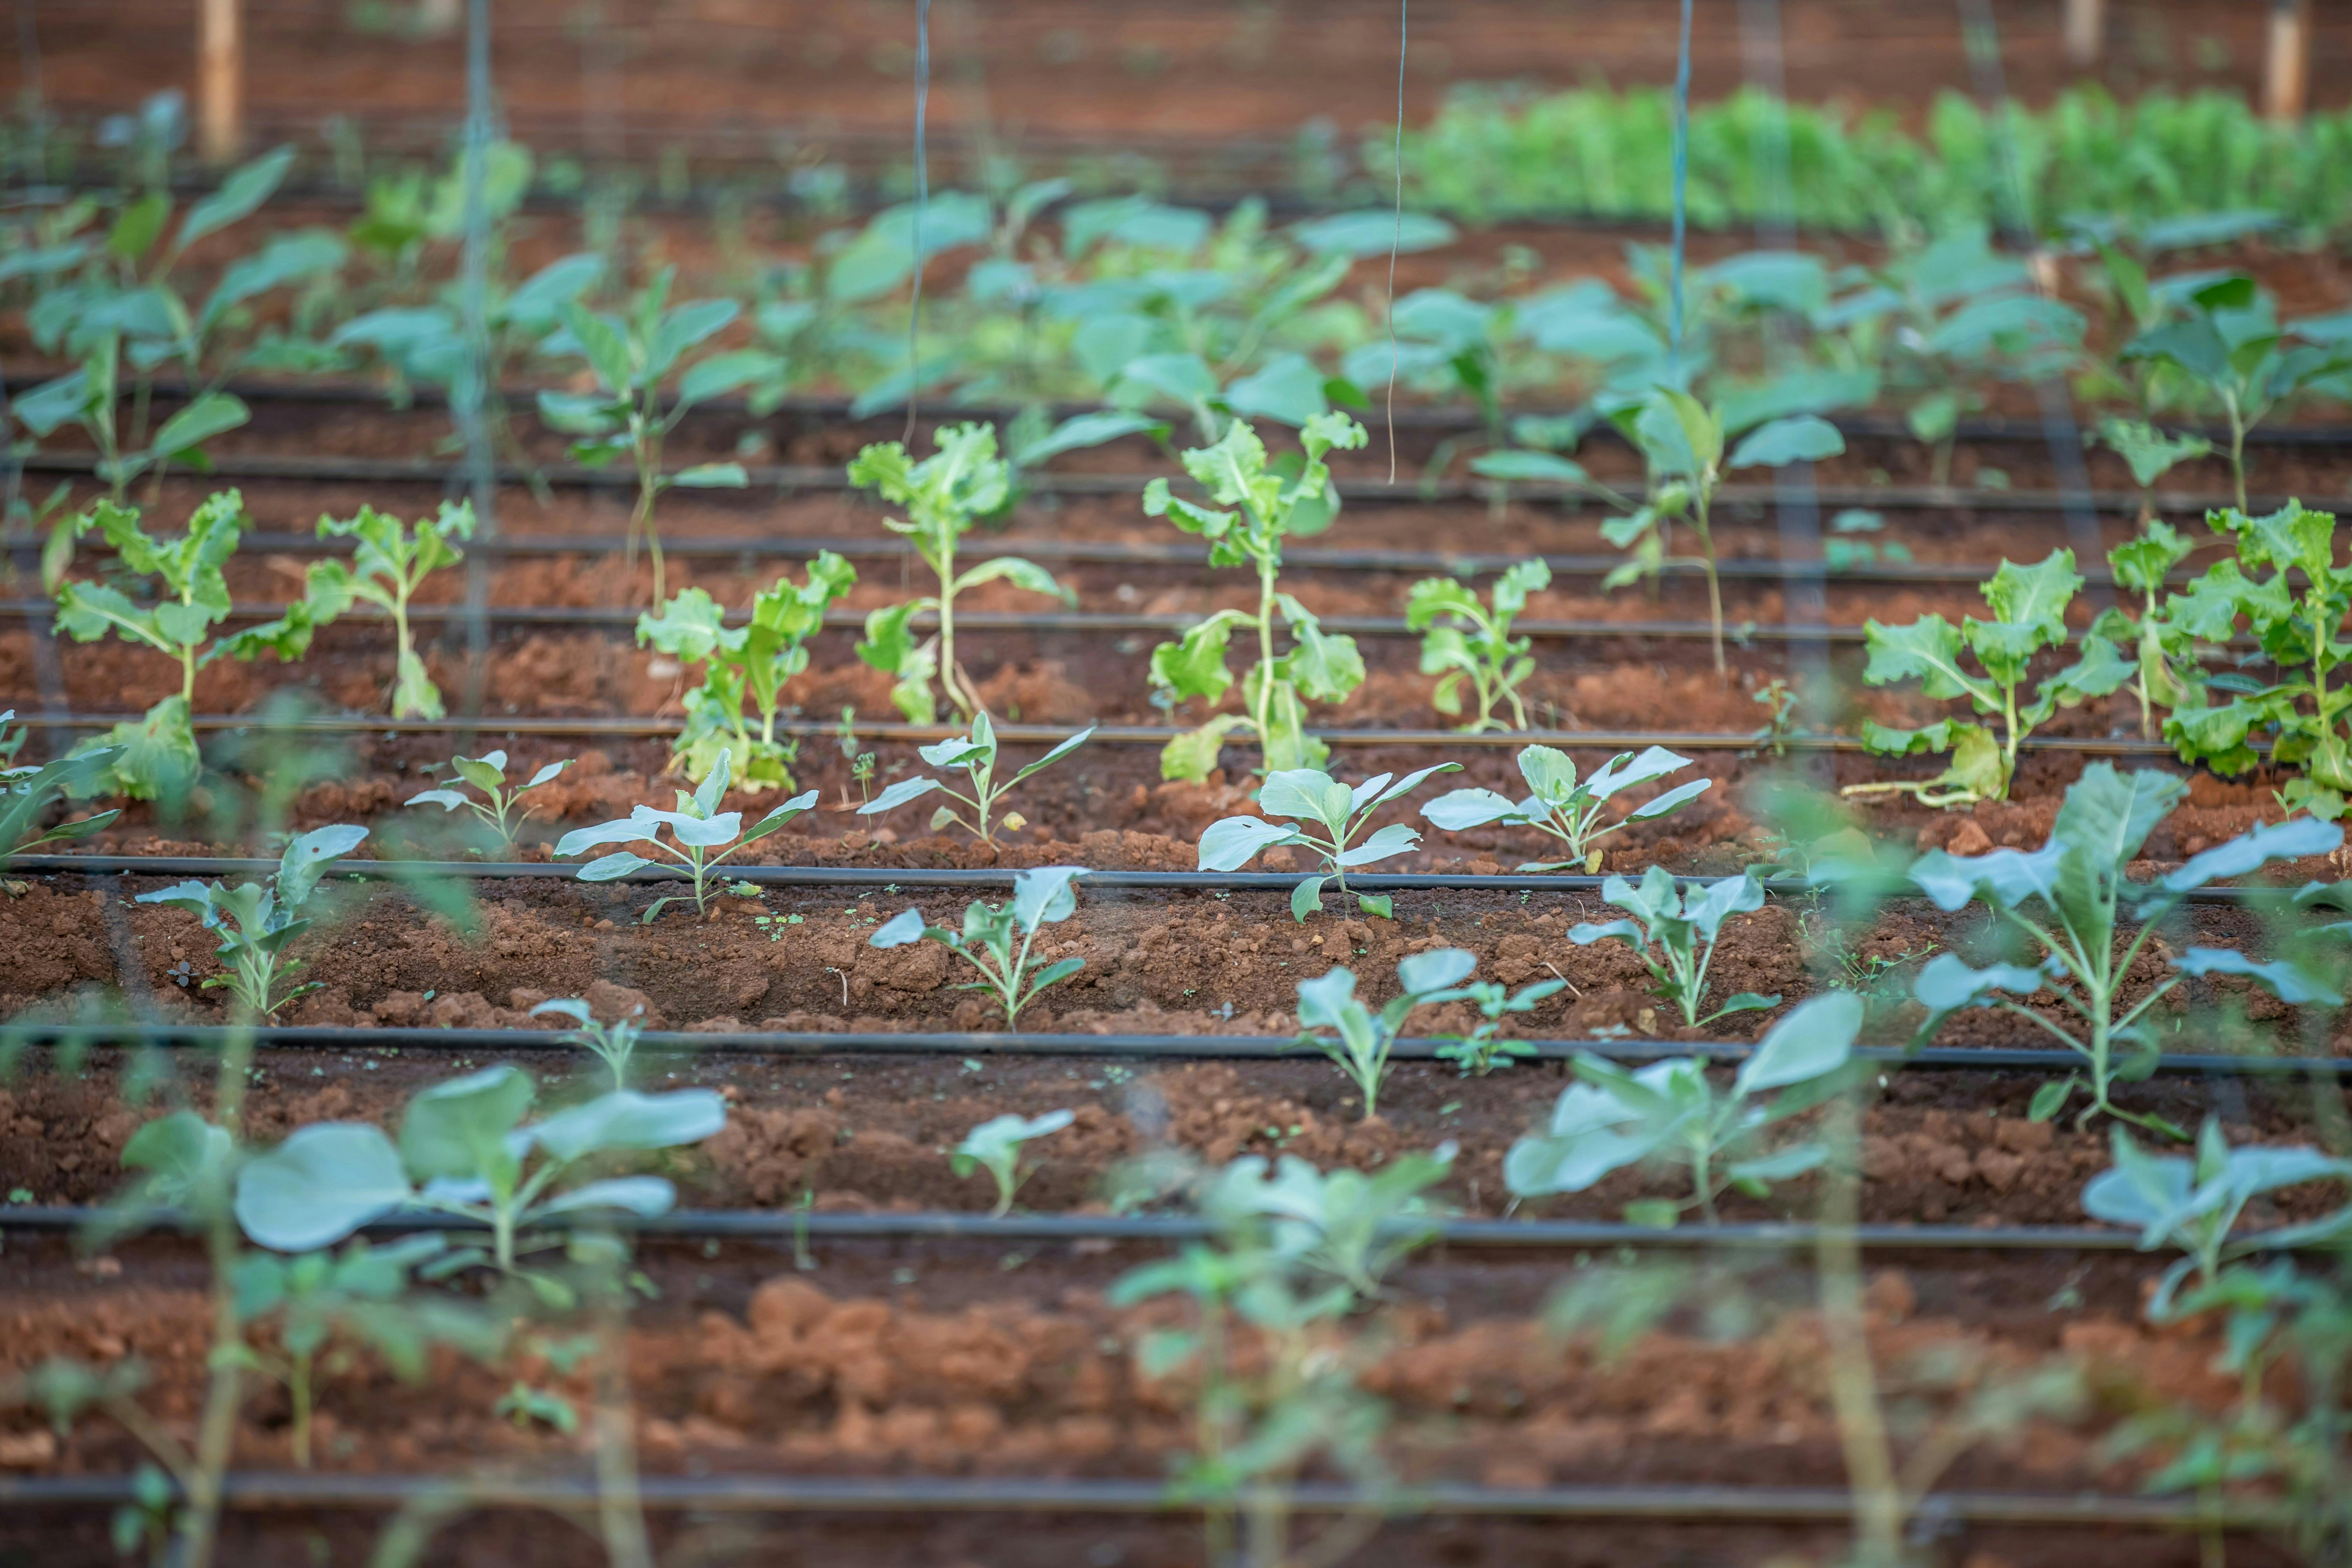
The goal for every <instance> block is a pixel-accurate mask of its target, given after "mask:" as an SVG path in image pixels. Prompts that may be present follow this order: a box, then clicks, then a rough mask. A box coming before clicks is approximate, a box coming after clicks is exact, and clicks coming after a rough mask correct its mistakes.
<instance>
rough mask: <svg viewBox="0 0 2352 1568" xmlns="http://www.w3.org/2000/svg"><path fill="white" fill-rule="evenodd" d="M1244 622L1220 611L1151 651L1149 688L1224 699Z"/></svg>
mask: <svg viewBox="0 0 2352 1568" xmlns="http://www.w3.org/2000/svg"><path fill="white" fill-rule="evenodd" d="M1247 619H1248V617H1247V616H1244V615H1243V614H1242V613H1241V612H1240V611H1238V610H1221V611H1219V612H1218V613H1217V614H1215V615H1213V616H1210V617H1209V618H1208V619H1207V620H1205V621H1202V622H1199V623H1198V624H1196V625H1193V626H1187V627H1186V628H1185V629H1184V635H1183V637H1181V639H1180V640H1178V641H1176V642H1172V643H1161V644H1160V646H1159V647H1155V648H1153V649H1152V650H1151V684H1152V685H1154V686H1156V687H1160V688H1162V689H1166V690H1168V691H1171V692H1173V693H1174V694H1175V695H1176V696H1177V697H1178V698H1180V699H1181V698H1188V697H1205V698H1207V699H1209V700H1211V701H1215V700H1217V699H1219V698H1221V697H1223V695H1224V693H1225V689H1226V688H1227V687H1230V686H1231V685H1233V683H1234V673H1233V671H1232V670H1231V669H1229V668H1226V665H1225V649H1226V647H1227V645H1228V644H1229V643H1230V642H1231V640H1232V638H1233V633H1234V627H1235V626H1241V625H1244V624H1245V623H1246V621H1247ZM868 626H869V628H870V626H871V623H870V622H869V623H868ZM1206 771H1207V770H1206V769H1203V770H1202V772H1203V773H1205V772H1206Z"/></svg>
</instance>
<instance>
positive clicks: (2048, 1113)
mask: <svg viewBox="0 0 2352 1568" xmlns="http://www.w3.org/2000/svg"><path fill="white" fill-rule="evenodd" d="M2082 1081H2083V1080H2082V1079H2079V1078H2076V1077H2075V1076H2074V1074H2073V1073H2068V1074H2067V1075H2066V1076H2065V1077H2064V1078H2062V1079H2053V1081H2051V1082H2049V1083H2045V1084H2043V1085H2042V1087H2041V1088H2040V1089H2035V1090H2034V1091H2033V1099H2032V1100H2031V1101H2029V1102H2028V1103H2027V1105H2026V1108H2025V1119H2026V1120H2027V1121H2049V1120H2050V1119H2051V1118H2052V1117H2053V1116H2055V1115H2057V1114H2058V1113H2059V1111H2061V1110H2064V1109H2065V1107H2066V1100H2067V1099H2068V1097H2069V1096H2071V1095H2073V1094H2074V1090H2075V1089H2079V1088H2080V1087H2082Z"/></svg>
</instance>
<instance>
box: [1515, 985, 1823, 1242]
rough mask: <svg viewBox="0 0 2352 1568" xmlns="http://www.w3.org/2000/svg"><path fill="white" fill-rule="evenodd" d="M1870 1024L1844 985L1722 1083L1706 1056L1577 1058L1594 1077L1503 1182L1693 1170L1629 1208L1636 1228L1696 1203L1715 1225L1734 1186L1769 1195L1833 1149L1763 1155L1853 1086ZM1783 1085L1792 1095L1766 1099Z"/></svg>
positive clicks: (1569, 1186)
mask: <svg viewBox="0 0 2352 1568" xmlns="http://www.w3.org/2000/svg"><path fill="white" fill-rule="evenodd" d="M1861 1030H1862V1000H1861V998H1859V997H1857V996H1854V995H1852V994H1849V993H1846V992H1843V991H1832V992H1828V993H1826V994H1822V995H1818V996H1811V997H1808V998H1806V999H1805V1000H1804V1001H1802V1002H1800V1003H1799V1004H1797V1005H1796V1006H1794V1007H1792V1008H1790V1010H1789V1015H1788V1016H1787V1017H1785V1018H1782V1019H1781V1020H1780V1022H1779V1023H1778V1024H1775V1025H1774V1026H1772V1027H1771V1028H1770V1029H1769V1030H1768V1031H1766V1033H1765V1036H1764V1037H1763V1038H1762V1039H1761V1040H1759V1041H1758V1042H1757V1044H1756V1048H1755V1049H1754V1050H1753V1051H1751V1052H1750V1053H1749V1054H1748V1057H1747V1058H1746V1059H1744V1060H1743V1061H1742V1062H1741V1063H1740V1064H1739V1070H1738V1072H1737V1073H1736V1074H1735V1075H1734V1076H1733V1078H1732V1080H1731V1088H1730V1089H1729V1090H1728V1091H1727V1092H1725V1091H1718V1090H1717V1089H1716V1087H1715V1085H1714V1083H1713V1082H1712V1081H1711V1080H1709V1079H1708V1078H1707V1076H1706V1058H1699V1057H1675V1058H1670V1059H1668V1060H1666V1061H1662V1062H1654V1063H1652V1064H1651V1065H1650V1066H1648V1067H1645V1068H1639V1069H1638V1070H1634V1071H1628V1070H1626V1069H1625V1068H1622V1067H1619V1066H1618V1065H1617V1064H1616V1063H1614V1062H1612V1061H1608V1060H1606V1059H1604V1058H1600V1057H1596V1056H1593V1055H1591V1054H1589V1053H1587V1054H1585V1055H1580V1056H1579V1057H1578V1058H1576V1060H1575V1063H1574V1064H1573V1065H1574V1067H1575V1070H1576V1076H1577V1077H1578V1078H1580V1079H1583V1080H1584V1081H1583V1082H1581V1083H1577V1084H1571V1085H1570V1087H1569V1088H1567V1089H1563V1090H1561V1091H1560V1096H1559V1102H1558V1103H1557V1104H1555V1105H1554V1106H1553V1107H1552V1113H1551V1120H1550V1122H1549V1125H1548V1126H1547V1127H1546V1128H1545V1130H1544V1131H1541V1132H1539V1133H1538V1134H1536V1135H1535V1136H1532V1137H1528V1138H1522V1139H1520V1140H1519V1141H1518V1142H1516V1143H1514V1144H1512V1145H1511V1152H1510V1153H1509V1154H1508V1155H1507V1156H1506V1157H1505V1160H1504V1163H1503V1179H1504V1180H1505V1181H1506V1182H1507V1183H1508V1184H1509V1185H1510V1189H1511V1191H1512V1192H1513V1193H1514V1194H1517V1195H1518V1196H1520V1197H1523V1198H1528V1197H1548V1196H1549V1195H1551V1194H1556V1193H1579V1192H1582V1191H1583V1190H1584V1189H1585V1188H1587V1187H1590V1186H1591V1185H1592V1184H1594V1183H1595V1182H1598V1181H1600V1180H1601V1178H1602V1177H1603V1176H1606V1175H1608V1174H1609V1173H1611V1172H1612V1171H1617V1170H1621V1169H1622V1168H1623V1167H1625V1166H1627V1165H1631V1164H1634V1163H1640V1162H1643V1161H1650V1162H1653V1163H1661V1164H1669V1165H1678V1166H1684V1167H1686V1168H1687V1169H1688V1170H1689V1171H1690V1173H1691V1195H1690V1196H1689V1197H1687V1198H1676V1199H1660V1200H1654V1201H1644V1202H1640V1203H1634V1204H1629V1205H1626V1211H1625V1217H1626V1218H1627V1219H1629V1220H1631V1221H1633V1223H1634V1224H1636V1225H1659V1226H1671V1225H1674V1224H1675V1223H1676V1221H1677V1220H1679V1219H1680V1218H1681V1216H1682V1215H1684V1214H1685V1213H1687V1212H1688V1211H1690V1210H1691V1209H1694V1208H1696V1209H1697V1210H1698V1211H1699V1214H1700V1215H1701V1216H1702V1217H1703V1218H1704V1219H1705V1220H1706V1223H1707V1224H1708V1225H1713V1224H1715V1223H1716V1220H1717V1213H1716V1202H1717V1199H1718V1198H1720V1197H1721V1196H1722V1195H1723V1194H1724V1192H1725V1190H1726V1189H1727V1188H1736V1189H1737V1190H1738V1191H1740V1192H1743V1193H1746V1194H1748V1195H1749V1196H1751V1197H1759V1198H1760V1197H1762V1196H1764V1195H1765V1194H1767V1193H1769V1191H1770V1190H1771V1186H1772V1184H1773V1183H1775V1182H1785V1181H1787V1180H1788V1179H1789V1178H1790V1177H1791V1176H1797V1175H1801V1174H1803V1173H1805V1172H1807V1171H1811V1170H1812V1169H1814V1168H1815V1167H1817V1166H1819V1165H1820V1164H1821V1163H1822V1162H1823V1161H1824V1160H1826V1159H1827V1158H1828V1157H1829V1150H1828V1149H1827V1147H1826V1146H1824V1145H1822V1144H1821V1143H1818V1142H1800V1143H1790V1144H1783V1145H1782V1146H1780V1148H1777V1149H1773V1150H1771V1151H1769V1152H1764V1151H1763V1150H1762V1148H1761V1145H1762V1142H1763V1134H1764V1131H1765V1130H1766V1129H1767V1128H1769V1127H1770V1126H1772V1125H1773V1124H1774V1123H1775V1122H1778V1121H1784V1120H1786V1119H1787V1118H1789V1117H1790V1116H1793V1115H1795V1114H1796V1113H1797V1112H1799V1111H1801V1110H1810V1109H1811V1108H1812V1107H1813V1106H1815V1105H1818V1104H1820V1103H1821V1102H1822V1100H1825V1099H1827V1098H1829V1097H1830V1096H1831V1095H1832V1094H1835V1093H1837V1092H1839V1090H1840V1089H1843V1088H1844V1087H1845V1078H1846V1074H1845V1072H1844V1069H1845V1068H1846V1066H1847V1064H1848V1062H1849V1061H1850V1059H1851V1058H1852V1057H1853V1042H1854V1037H1856V1036H1857V1035H1858V1034H1860V1033H1861ZM1774 1089H1781V1090H1786V1091H1787V1092H1784V1093H1781V1094H1779V1095H1775V1096H1773V1097H1772V1099H1771V1100H1769V1101H1768V1100H1766V1099H1765V1098H1764V1097H1765V1096H1766V1095H1767V1094H1769V1093H1770V1091H1772V1090H1774Z"/></svg>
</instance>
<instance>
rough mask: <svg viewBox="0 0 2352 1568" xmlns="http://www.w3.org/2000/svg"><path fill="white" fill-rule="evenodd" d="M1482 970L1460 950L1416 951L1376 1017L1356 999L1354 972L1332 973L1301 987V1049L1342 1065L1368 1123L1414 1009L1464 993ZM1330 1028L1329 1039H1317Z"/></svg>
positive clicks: (1472, 956)
mask: <svg viewBox="0 0 2352 1568" xmlns="http://www.w3.org/2000/svg"><path fill="white" fill-rule="evenodd" d="M1477 967H1478V955H1477V954H1475V953H1474V952H1464V951H1463V950H1462V949H1461V948H1458V947H1441V948H1434V949H1432V950H1431V951H1430V952H1416V953H1414V954H1413V955H1412V957H1410V958H1407V959H1405V960H1403V961H1402V963H1399V964H1398V965H1397V984H1398V985H1399V986H1400V987H1402V991H1401V992H1400V994H1398V995H1396V996H1395V997H1393V998H1391V1000H1390V1001H1389V1002H1388V1003H1387V1004H1386V1005H1383V1006H1382V1007H1381V1010H1380V1011H1379V1012H1377V1013H1375V1012H1373V1011H1372V1010H1371V1009H1370V1007H1368V1006H1366V1005H1364V1004H1363V1002H1362V1001H1361V1000H1360V999H1359V998H1358V997H1357V995H1356V975H1355V972H1354V971H1353V970H1349V969H1334V970H1332V971H1331V972H1330V973H1327V974H1325V975H1324V976H1322V978H1320V979H1318V980H1302V981H1300V982H1299V983H1298V1023H1299V1027H1300V1029H1301V1031H1302V1032H1301V1033H1300V1035H1299V1037H1298V1041H1297V1043H1298V1045H1299V1046H1301V1047H1309V1046H1311V1047H1314V1048H1315V1049H1317V1050H1318V1051H1321V1052H1322V1053H1323V1054H1324V1055H1325V1056H1327V1057H1329V1058H1331V1060H1332V1061H1333V1062H1335V1063H1337V1064H1338V1066H1339V1070H1340V1071H1341V1072H1342V1073H1345V1074H1346V1075H1347V1078H1348V1081H1349V1083H1352V1084H1354V1085H1355V1086H1356V1090H1357V1092H1358V1093H1359V1094H1360V1095H1362V1096H1363V1100H1364V1120H1365V1121H1370V1120H1371V1119H1372V1118H1373V1117H1375V1116H1378V1115H1379V1114H1380V1101H1381V1085H1382V1084H1384V1083H1386V1082H1387V1081H1388V1077H1389V1054H1390V1053H1391V1051H1392V1050H1393V1049H1395V1047H1396V1042H1397V1037H1398V1035H1399V1034H1401V1033H1402V1031H1403V1029H1404V1021H1405V1019H1406V1017H1407V1016H1410V1015H1411V1014H1412V1010H1413V1009H1414V1008H1415V1007H1419V1006H1421V1005H1423V1004H1426V1003H1432V1002H1450V1001H1453V1000H1454V999H1455V998H1456V997H1459V996H1462V995H1464V994H1465V993H1464V992H1463V991H1461V990H1460V989H1459V987H1460V985H1461V984H1462V982H1464V981H1465V980H1467V979H1468V978H1469V977H1470V974H1471V972H1472V971H1474V970H1475V969H1476V968H1477ZM1325 1029H1328V1030H1329V1031H1330V1033H1329V1034H1328V1035H1326V1034H1318V1033H1317V1031H1318V1030H1325Z"/></svg>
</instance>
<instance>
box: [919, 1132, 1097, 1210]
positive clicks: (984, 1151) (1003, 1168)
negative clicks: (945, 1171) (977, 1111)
mask: <svg viewBox="0 0 2352 1568" xmlns="http://www.w3.org/2000/svg"><path fill="white" fill-rule="evenodd" d="M1072 1121H1076V1117H1075V1116H1073V1115H1072V1114H1071V1113H1070V1112H1069V1111H1066V1110H1049V1111H1047V1112H1045V1115H1043V1116H1018V1115H1009V1114H1008V1115H1004V1116H998V1117H992V1118H991V1119H990V1120H988V1121H983V1122H982V1123H981V1124H980V1125H979V1126H977V1127H975V1128H973V1129H972V1130H971V1131H969V1132H967V1133H965V1134H964V1135H963V1142H961V1143H959V1144H957V1145H956V1146H955V1152H953V1153H951V1154H950V1155H949V1156H948V1164H949V1166H950V1168H951V1169H952V1170H953V1171H954V1172H955V1173H956V1174H957V1175H959V1176H969V1175H971V1173H973V1172H974V1171H981V1170H984V1171H986V1172H987V1173H989V1174H990V1175H991V1176H993V1177H994V1178H995V1179H996V1206H995V1207H994V1208H993V1209H991V1210H990V1211H989V1215H990V1217H991V1218H992V1219H1003V1217H1004V1216H1005V1215H1008V1214H1010V1213H1012V1212H1013V1194H1015V1193H1017V1192H1019V1191H1020V1190H1021V1184H1022V1183H1024V1182H1025V1181H1027V1180H1028V1179H1029V1178H1030V1177H1031V1176H1032V1175H1034V1173H1035V1167H1034V1166H1032V1167H1029V1168H1027V1169H1024V1168H1023V1165H1022V1161H1021V1156H1022V1154H1023V1153H1024V1152H1025V1150H1026V1149H1027V1147H1028V1145H1029V1144H1030V1143H1031V1142H1034V1141H1035V1140H1037V1139H1039V1138H1044V1137H1046V1136H1048V1135H1049V1134H1051V1133H1055V1132H1059V1131H1061V1130H1062V1129H1063V1128H1065V1127H1067V1126H1068V1125H1069V1124H1070V1123H1071V1122H1072Z"/></svg>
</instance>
